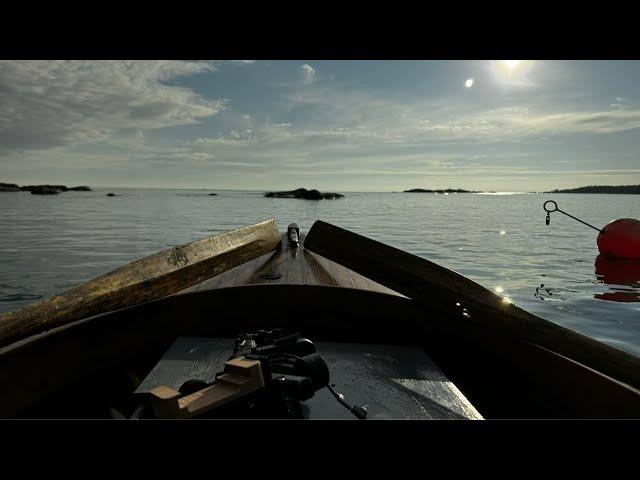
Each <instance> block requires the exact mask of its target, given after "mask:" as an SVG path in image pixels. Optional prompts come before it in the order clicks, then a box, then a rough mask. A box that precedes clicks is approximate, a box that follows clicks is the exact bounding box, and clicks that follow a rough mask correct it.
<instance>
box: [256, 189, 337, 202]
mask: <svg viewBox="0 0 640 480" xmlns="http://www.w3.org/2000/svg"><path fill="white" fill-rule="evenodd" d="M264 196H265V197H267V198H303V199H305V200H325V199H335V198H344V195H341V194H339V193H334V192H319V191H318V190H307V189H306V188H298V189H296V190H288V191H285V192H268V193H265V194H264Z"/></svg>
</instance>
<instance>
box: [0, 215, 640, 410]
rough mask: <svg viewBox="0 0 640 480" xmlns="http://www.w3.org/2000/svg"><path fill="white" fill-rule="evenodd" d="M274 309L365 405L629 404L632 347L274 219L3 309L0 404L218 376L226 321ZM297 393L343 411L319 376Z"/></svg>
mask: <svg viewBox="0 0 640 480" xmlns="http://www.w3.org/2000/svg"><path fill="white" fill-rule="evenodd" d="M275 327H278V328H288V329H294V330H297V331H300V332H301V333H302V334H303V335H304V336H305V337H308V338H311V339H313V341H314V342H316V343H317V348H318V352H319V353H320V354H322V355H323V356H324V357H325V359H326V360H327V364H328V365H329V371H330V375H331V382H333V383H335V384H336V386H337V387H336V388H339V389H340V390H341V391H342V393H344V394H345V395H346V397H347V398H349V399H350V400H351V401H353V402H355V403H358V404H368V405H369V407H368V415H369V418H423V419H481V418H485V419H491V418H640V390H639V389H640V359H639V358H637V357H635V356H633V355H631V354H628V353H626V352H623V351H620V350H617V349H615V348H613V347H610V346H608V345H605V344H602V343H599V342H597V341H595V340H593V339H590V338H588V337H585V336H583V335H580V334H578V333H575V332H573V331H570V330H568V329H565V328H563V327H560V326H558V325H555V324H553V323H551V322H548V321H546V320H544V319H542V318H540V317H537V316H535V315H532V314H530V313H528V312H526V311H524V310H522V309H520V308H518V307H516V306H514V305H512V304H509V303H506V302H505V301H504V300H503V299H502V298H500V297H499V296H497V295H495V294H494V293H493V292H491V291H489V290H487V289H485V288H484V287H481V286H480V285H478V284H476V283H474V282H472V281H471V280H469V279H467V278H465V277H463V276H461V275H459V274H457V273H455V272H453V271H450V270H448V269H445V268H443V267H441V266H439V265H437V264H434V263H432V262H429V261H428V260H425V259H422V258H419V257H416V256H414V255H411V254H408V253H406V252H403V251H401V250H398V249H395V248H393V247H390V246H387V245H384V244H382V243H379V242H376V241H373V240H371V239H368V238H366V237H363V236H360V235H357V234H355V233H352V232H349V231H347V230H344V229H341V228H339V227H336V226H333V225H330V224H327V223H324V222H321V221H318V222H316V223H315V224H314V225H313V227H312V228H311V230H310V231H309V233H308V235H305V234H304V233H300V232H298V231H297V229H296V228H295V226H294V227H290V228H289V229H288V231H287V232H283V233H279V232H278V230H277V229H276V226H275V222H274V221H273V220H271V221H267V222H262V223H260V224H256V225H253V226H250V227H246V228H244V229H239V230H235V231H232V232H228V233H226V234H222V235H216V236H213V237H209V238H206V239H202V240H198V241H196V242H193V243H191V244H188V245H185V246H180V247H175V248H172V249H169V250H166V251H163V252H160V253H158V254H155V255H152V256H150V257H146V258H144V259H141V260H138V261H136V262H133V263H132V264H129V265H126V266H124V267H122V268H120V269H117V270H115V271H113V272H110V273H108V274H106V275H104V276H102V277H99V278H97V279H95V280H92V281H90V282H88V283H86V284H84V285H81V286H79V287H77V288H75V289H73V290H71V291H69V292H67V293H64V294H62V295H58V296H55V297H52V298H51V299H47V300H44V301H42V302H39V303H36V304H34V305H31V306H29V307H27V308H25V309H22V310H18V311H15V312H9V313H6V314H4V315H0V381H1V383H2V385H3V387H4V388H3V392H2V394H1V395H0V417H2V418H14V417H18V418H43V417H45V418H50V417H53V418H101V417H107V418H109V417H112V418H113V417H116V418H118V417H124V418H129V417H130V416H131V415H130V414H131V411H132V410H135V409H136V408H137V405H138V404H139V402H140V401H141V399H145V398H148V397H149V395H150V392H152V391H153V389H154V388H158V385H159V384H162V383H163V382H164V384H167V386H168V387H171V388H174V389H175V388H177V387H178V385H179V383H180V382H182V381H184V380H185V379H186V378H192V377H194V376H196V377H197V376H198V375H200V377H201V378H200V380H202V381H211V380H212V379H213V378H215V377H214V376H212V375H214V374H215V373H216V372H215V370H216V368H217V367H220V366H221V365H222V366H223V364H224V358H223V357H225V355H226V354H227V353H229V352H228V348H229V345H230V344H229V342H230V339H232V338H234V336H236V335H237V334H238V332H247V331H251V330H255V329H261V328H275ZM227 356H228V355H227ZM205 377H206V378H205ZM172 382H173V385H169V384H170V383H172ZM305 405H306V412H307V413H306V417H305V418H353V417H352V416H350V415H349V412H347V411H346V410H345V409H340V406H339V405H338V406H336V405H337V402H335V400H334V399H331V398H330V396H329V395H328V394H326V395H325V394H324V393H321V392H320V391H318V392H317V394H316V395H315V396H314V398H313V399H311V400H309V401H308V402H306V404H305ZM332 405H333V406H332ZM114 412H116V413H115V414H114ZM134 416H135V415H134Z"/></svg>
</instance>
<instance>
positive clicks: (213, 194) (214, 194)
mask: <svg viewBox="0 0 640 480" xmlns="http://www.w3.org/2000/svg"><path fill="white" fill-rule="evenodd" d="M217 195H218V194H217V193H210V194H209V196H210V197H215V196H217Z"/></svg>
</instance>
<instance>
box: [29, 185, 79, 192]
mask: <svg viewBox="0 0 640 480" xmlns="http://www.w3.org/2000/svg"><path fill="white" fill-rule="evenodd" d="M20 190H24V191H27V192H31V193H33V191H34V190H35V191H36V193H40V192H42V191H45V190H58V193H60V192H66V191H67V190H69V189H68V188H67V186H66V185H25V186H22V187H20Z"/></svg>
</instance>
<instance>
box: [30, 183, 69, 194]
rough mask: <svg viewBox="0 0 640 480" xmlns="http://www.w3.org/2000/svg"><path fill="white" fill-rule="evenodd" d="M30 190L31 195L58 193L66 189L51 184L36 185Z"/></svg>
mask: <svg viewBox="0 0 640 480" xmlns="http://www.w3.org/2000/svg"><path fill="white" fill-rule="evenodd" d="M29 191H30V192H31V195H57V194H59V193H62V192H64V191H65V190H60V189H59V188H56V187H52V186H51V185H36V186H34V187H32V188H31V189H30V190H29Z"/></svg>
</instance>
